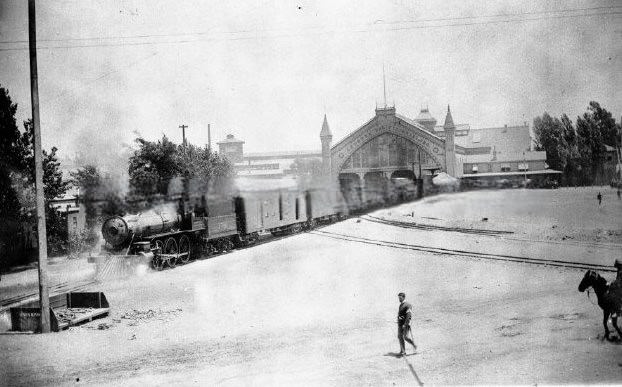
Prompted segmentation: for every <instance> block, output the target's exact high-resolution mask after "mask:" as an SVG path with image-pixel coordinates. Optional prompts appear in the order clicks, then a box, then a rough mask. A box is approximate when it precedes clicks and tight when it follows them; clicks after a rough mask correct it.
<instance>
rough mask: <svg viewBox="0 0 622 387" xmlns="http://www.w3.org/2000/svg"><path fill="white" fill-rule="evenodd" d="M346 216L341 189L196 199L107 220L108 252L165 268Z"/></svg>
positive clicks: (256, 192)
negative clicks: (262, 238)
mask: <svg viewBox="0 0 622 387" xmlns="http://www.w3.org/2000/svg"><path fill="white" fill-rule="evenodd" d="M347 215H348V206H347V205H346V202H345V200H344V199H343V196H342V194H341V192H340V190H339V189H337V188H334V187H330V186H328V185H327V186H323V187H315V188H307V189H300V188H298V187H288V188H273V189H247V190H241V191H238V192H237V193H236V194H235V195H230V196H223V195H208V194H203V195H200V196H198V195H195V196H193V197H191V198H186V199H180V200H179V201H178V202H177V203H169V204H167V205H161V206H159V207H156V208H153V209H151V210H149V211H145V212H142V213H139V214H134V215H126V216H123V217H121V216H113V217H111V218H108V219H106V220H105V221H104V223H103V225H102V236H103V238H104V240H105V245H104V246H103V250H104V251H105V252H107V253H108V254H114V255H126V256H128V257H141V258H143V260H146V261H150V262H151V264H152V266H153V267H154V268H155V269H158V270H162V269H163V268H164V267H166V266H169V267H175V266H176V265H177V264H178V263H186V262H188V261H189V260H191V259H194V258H196V257H198V256H199V255H211V254H216V253H222V252H226V251H229V250H231V249H233V248H234V247H236V246H245V245H250V244H253V243H255V242H256V241H257V240H258V239H259V236H260V235H264V234H267V233H270V234H272V235H283V234H287V233H296V232H300V231H301V230H303V229H312V228H313V227H315V226H316V225H317V224H318V223H326V222H333V221H336V220H338V219H340V218H344V217H346V216H347Z"/></svg>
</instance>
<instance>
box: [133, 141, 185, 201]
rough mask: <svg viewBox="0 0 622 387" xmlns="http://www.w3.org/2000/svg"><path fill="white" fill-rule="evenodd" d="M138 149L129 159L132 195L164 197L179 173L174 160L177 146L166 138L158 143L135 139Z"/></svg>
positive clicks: (177, 165) (179, 170) (176, 162)
mask: <svg viewBox="0 0 622 387" xmlns="http://www.w3.org/2000/svg"><path fill="white" fill-rule="evenodd" d="M136 143H137V144H138V149H137V150H136V151H135V152H134V155H132V157H130V164H129V175H130V190H131V192H132V194H135V195H140V196H152V195H156V194H160V195H166V194H167V193H168V186H169V183H170V182H171V180H172V179H173V178H174V177H175V176H178V175H179V174H180V173H181V168H180V167H179V164H178V160H177V159H176V153H177V145H175V144H174V143H173V142H171V141H170V140H169V139H168V138H167V137H166V136H162V140H158V142H151V141H147V140H145V139H143V138H140V137H139V138H137V139H136Z"/></svg>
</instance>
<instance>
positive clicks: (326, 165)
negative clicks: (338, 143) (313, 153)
mask: <svg viewBox="0 0 622 387" xmlns="http://www.w3.org/2000/svg"><path fill="white" fill-rule="evenodd" d="M320 140H322V173H323V174H324V176H329V175H330V143H331V142H332V140H333V134H332V133H331V132H330V128H329V127H328V120H327V119H326V114H324V122H323V123H322V130H321V131H320Z"/></svg>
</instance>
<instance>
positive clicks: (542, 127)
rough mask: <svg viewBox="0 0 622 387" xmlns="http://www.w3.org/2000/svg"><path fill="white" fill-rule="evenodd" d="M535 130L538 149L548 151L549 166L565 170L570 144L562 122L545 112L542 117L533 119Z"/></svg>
mask: <svg viewBox="0 0 622 387" xmlns="http://www.w3.org/2000/svg"><path fill="white" fill-rule="evenodd" d="M533 130H534V133H535V135H536V149H537V150H544V151H546V162H547V164H548V165H549V167H551V168H552V169H556V170H562V171H563V170H564V168H565V166H566V165H565V161H566V160H565V157H564V156H565V153H566V149H567V148H568V146H567V144H566V141H565V139H564V136H563V134H564V127H563V125H562V122H561V121H560V120H559V119H557V118H553V117H551V116H550V115H549V114H548V113H546V112H545V113H544V114H543V115H542V117H536V118H535V119H534V120H533Z"/></svg>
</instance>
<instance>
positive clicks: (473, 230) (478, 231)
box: [361, 215, 514, 235]
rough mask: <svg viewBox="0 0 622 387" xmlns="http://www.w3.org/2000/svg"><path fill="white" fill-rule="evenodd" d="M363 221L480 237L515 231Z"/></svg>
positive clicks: (373, 218) (373, 219) (368, 217)
mask: <svg viewBox="0 0 622 387" xmlns="http://www.w3.org/2000/svg"><path fill="white" fill-rule="evenodd" d="M361 218H362V219H364V220H366V221H368V222H375V223H381V224H388V225H391V226H396V227H402V228H415V229H418V230H439V231H453V232H461V233H465V234H478V235H508V234H514V231H505V230H486V229H477V228H463V227H445V226H435V225H431V224H420V223H412V222H400V221H398V220H388V219H383V218H379V217H377V216H373V215H364V216H361Z"/></svg>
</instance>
